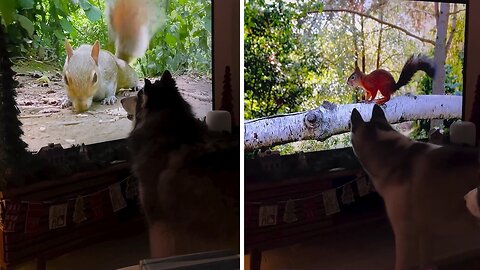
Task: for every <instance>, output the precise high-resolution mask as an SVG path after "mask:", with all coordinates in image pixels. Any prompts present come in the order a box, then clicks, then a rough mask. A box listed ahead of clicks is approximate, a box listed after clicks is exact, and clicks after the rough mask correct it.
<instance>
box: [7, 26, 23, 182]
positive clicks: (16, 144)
mask: <svg viewBox="0 0 480 270" xmlns="http://www.w3.org/2000/svg"><path fill="white" fill-rule="evenodd" d="M12 65H13V64H12V62H11V61H10V59H9V58H8V50H7V42H6V33H5V32H4V28H3V25H2V24H1V23H0V181H3V182H1V183H0V188H1V189H4V188H5V187H6V184H7V183H8V184H10V183H13V184H16V185H19V184H21V183H22V182H23V181H22V178H21V177H20V175H19V172H21V171H22V170H21V169H22V165H23V164H24V162H25V161H26V159H27V158H28V155H29V153H28V152H27V150H26V148H27V144H26V143H25V142H24V141H23V140H22V139H21V136H22V134H23V131H22V129H21V126H22V123H21V122H20V121H19V120H18V114H19V113H20V111H19V109H18V107H17V103H16V101H15V97H16V96H17V93H16V91H15V87H14V84H15V81H14V79H13V75H14V72H13V70H12Z"/></svg>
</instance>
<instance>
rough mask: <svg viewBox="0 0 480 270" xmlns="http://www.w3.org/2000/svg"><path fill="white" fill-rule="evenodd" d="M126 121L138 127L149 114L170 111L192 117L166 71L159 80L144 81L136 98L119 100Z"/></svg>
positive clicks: (188, 106) (189, 109) (173, 81)
mask: <svg viewBox="0 0 480 270" xmlns="http://www.w3.org/2000/svg"><path fill="white" fill-rule="evenodd" d="M121 103H122V106H123V108H124V109H125V111H127V114H128V116H127V117H128V119H130V120H132V121H133V122H134V127H136V126H138V124H140V123H141V122H142V121H143V120H144V119H146V118H147V117H148V115H149V114H150V113H155V112H161V111H164V110H171V111H172V112H177V113H179V114H184V113H186V114H188V115H192V111H191V107H190V105H189V104H188V103H187V102H186V101H185V100H184V99H183V97H182V96H181V94H180V92H179V90H178V88H177V86H176V83H175V80H174V79H173V77H172V74H171V73H170V72H169V71H168V70H166V71H165V72H164V73H163V74H162V77H161V78H160V80H156V81H155V82H154V83H152V82H151V81H150V80H148V79H145V86H144V88H143V89H142V90H140V91H138V93H137V95H136V96H133V97H127V98H124V99H122V100H121Z"/></svg>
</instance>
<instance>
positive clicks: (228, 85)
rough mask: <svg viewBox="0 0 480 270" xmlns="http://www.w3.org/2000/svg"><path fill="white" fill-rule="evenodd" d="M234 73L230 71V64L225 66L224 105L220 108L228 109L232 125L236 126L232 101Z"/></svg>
mask: <svg viewBox="0 0 480 270" xmlns="http://www.w3.org/2000/svg"><path fill="white" fill-rule="evenodd" d="M232 99H233V96H232V74H231V73H230V66H226V67H225V76H224V78H223V92H222V106H221V107H220V110H225V111H228V112H229V113H230V115H231V117H232V127H233V126H235V121H234V120H233V103H232Z"/></svg>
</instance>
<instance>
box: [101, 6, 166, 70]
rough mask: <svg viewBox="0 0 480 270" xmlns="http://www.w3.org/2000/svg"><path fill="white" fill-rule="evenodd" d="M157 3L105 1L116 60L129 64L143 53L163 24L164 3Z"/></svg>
mask: <svg viewBox="0 0 480 270" xmlns="http://www.w3.org/2000/svg"><path fill="white" fill-rule="evenodd" d="M161 2H162V4H161V5H158V4H157V5H155V4H154V3H153V2H152V1H151V0H109V1H107V8H106V17H107V23H108V29H109V33H110V38H111V39H112V40H114V41H115V50H116V52H115V54H116V56H117V57H118V58H120V59H122V60H125V61H126V62H127V63H129V62H131V61H132V60H133V59H134V58H137V57H141V56H142V55H143V54H144V53H145V51H146V50H147V49H148V45H149V43H150V39H151V38H152V36H153V35H154V34H155V32H156V30H157V29H158V28H159V26H161V24H162V23H163V22H164V21H165V17H166V16H165V10H166V6H165V5H166V3H163V2H165V1H161Z"/></svg>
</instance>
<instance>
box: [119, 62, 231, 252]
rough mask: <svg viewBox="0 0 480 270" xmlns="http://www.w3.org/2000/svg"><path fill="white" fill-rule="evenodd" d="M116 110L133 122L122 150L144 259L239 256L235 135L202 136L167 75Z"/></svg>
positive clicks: (201, 125) (197, 122)
mask: <svg viewBox="0 0 480 270" xmlns="http://www.w3.org/2000/svg"><path fill="white" fill-rule="evenodd" d="M122 105H123V106H124V108H125V110H127V112H128V113H129V114H130V115H131V118H132V120H133V121H134V124H133V130H132V131H131V133H130V135H129V138H128V147H129V151H130V154H131V155H130V157H131V162H132V171H133V174H134V176H135V177H137V179H139V193H140V203H141V205H142V209H143V211H144V213H145V217H146V220H147V223H148V225H149V228H150V239H151V252H152V256H154V257H166V256H173V255H180V254H186V253H193V252H200V251H207V250H212V249H230V250H234V251H239V247H240V245H239V243H240V242H239V230H240V227H239V226H240V224H239V223H240V220H239V199H240V198H239V196H240V189H239V188H240V159H239V150H240V141H239V138H238V139H236V140H231V139H225V137H222V136H219V135H218V136H215V135H212V134H211V133H210V132H208V130H207V128H206V125H205V124H204V123H203V122H201V121H200V120H198V119H196V118H195V117H194V115H193V113H192V109H191V106H190V104H188V103H187V102H186V101H185V100H184V99H183V97H182V96H181V94H180V93H179V91H178V88H177V87H176V83H175V80H174V79H173V78H172V75H171V74H170V72H168V71H165V72H164V73H163V75H162V77H161V79H160V80H157V81H155V82H154V83H152V82H150V81H149V80H147V79H146V80H145V87H144V88H143V90H140V91H139V92H138V94H137V96H136V97H129V98H126V99H124V100H122ZM160 237H161V238H162V239H158V241H156V242H155V239H157V238H160ZM154 242H155V243H154Z"/></svg>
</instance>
